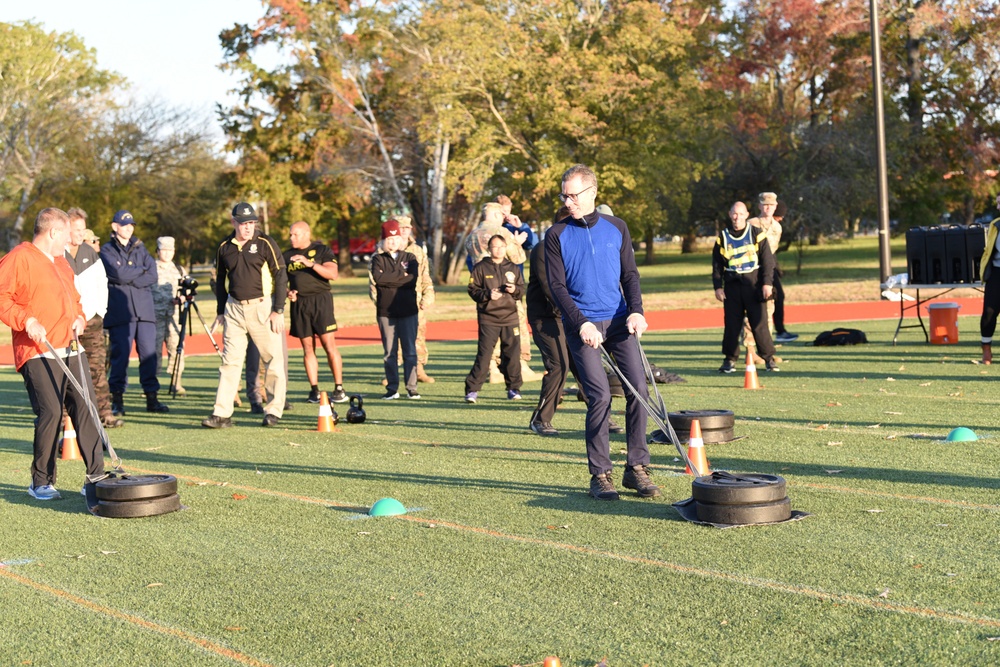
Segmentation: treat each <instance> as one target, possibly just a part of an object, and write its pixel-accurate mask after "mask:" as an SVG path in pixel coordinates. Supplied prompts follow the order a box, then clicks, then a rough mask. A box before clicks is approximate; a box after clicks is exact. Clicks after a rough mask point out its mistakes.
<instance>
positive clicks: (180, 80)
mask: <svg viewBox="0 0 1000 667" xmlns="http://www.w3.org/2000/svg"><path fill="white" fill-rule="evenodd" d="M263 14H264V6H263V4H262V2H261V0H0V22H4V23H10V22H14V21H23V20H33V21H35V22H37V23H41V24H42V25H43V26H44V27H45V29H46V30H55V31H58V32H69V31H73V32H75V33H76V34H77V35H79V36H80V37H82V38H83V40H84V43H85V44H86V45H87V46H88V47H89V48H93V49H95V50H96V51H97V61H98V65H99V66H100V67H101V68H103V69H107V70H112V71H115V72H118V73H119V74H122V75H124V76H125V77H126V78H127V79H128V80H129V82H130V83H131V84H132V92H133V94H134V96H135V97H137V98H139V99H147V98H151V97H159V98H161V99H163V100H165V101H167V102H168V103H170V104H173V105H181V106H184V107H189V108H192V109H195V110H196V111H198V112H199V113H202V114H204V116H205V117H207V118H211V119H212V120H213V121H214V118H215V116H214V112H213V111H214V108H215V104H216V103H219V102H226V91H227V90H228V89H230V88H233V87H235V85H236V80H235V79H234V78H233V77H230V76H229V75H227V74H225V73H223V72H221V71H220V70H219V68H218V65H219V63H220V62H221V61H222V49H221V47H220V46H219V32H220V31H221V30H223V29H224V28H228V27H230V26H232V25H233V24H234V23H254V22H255V21H256V20H257V19H259V18H260V17H261V16H263Z"/></svg>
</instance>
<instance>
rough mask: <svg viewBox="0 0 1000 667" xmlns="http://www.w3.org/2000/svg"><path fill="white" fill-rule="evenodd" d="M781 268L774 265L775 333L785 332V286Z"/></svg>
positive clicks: (772, 296) (772, 295)
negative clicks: (782, 280)
mask: <svg viewBox="0 0 1000 667" xmlns="http://www.w3.org/2000/svg"><path fill="white" fill-rule="evenodd" d="M780 273H781V269H779V268H778V267H777V266H775V267H774V283H773V284H772V286H773V288H774V291H773V292H772V294H771V298H772V299H774V333H785V288H784V287H782V286H781V275H780Z"/></svg>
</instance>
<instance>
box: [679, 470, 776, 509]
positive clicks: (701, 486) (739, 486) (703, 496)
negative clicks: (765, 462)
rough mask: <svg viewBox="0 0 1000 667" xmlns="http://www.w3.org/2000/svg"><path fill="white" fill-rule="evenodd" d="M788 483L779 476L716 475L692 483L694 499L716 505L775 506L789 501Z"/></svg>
mask: <svg viewBox="0 0 1000 667" xmlns="http://www.w3.org/2000/svg"><path fill="white" fill-rule="evenodd" d="M785 495H786V494H785V479H784V478H783V477H778V476H777V475H760V474H756V473H746V474H741V475H731V474H729V473H723V472H716V473H713V474H711V475H705V476H704V477H698V478H697V479H695V480H694V481H693V482H691V497H692V498H694V499H695V500H697V501H699V502H703V503H713V504H716V505H752V504H755V503H772V502H775V501H777V500H781V499H782V498H784V497H785Z"/></svg>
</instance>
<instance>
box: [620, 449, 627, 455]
mask: <svg viewBox="0 0 1000 667" xmlns="http://www.w3.org/2000/svg"><path fill="white" fill-rule="evenodd" d="M618 453H619V454H628V450H627V449H619V450H618Z"/></svg>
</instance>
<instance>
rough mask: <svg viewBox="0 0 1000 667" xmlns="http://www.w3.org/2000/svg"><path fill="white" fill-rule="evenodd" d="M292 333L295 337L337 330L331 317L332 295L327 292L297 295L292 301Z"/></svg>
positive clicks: (317, 334) (305, 336)
mask: <svg viewBox="0 0 1000 667" xmlns="http://www.w3.org/2000/svg"><path fill="white" fill-rule="evenodd" d="M291 317H292V335H293V336H294V337H296V338H311V337H312V336H322V335H323V334H326V333H331V332H334V331H336V330H337V320H336V319H334V317H333V295H332V294H330V293H329V292H326V293H324V294H314V295H312V296H301V295H300V296H299V298H298V299H296V300H295V301H293V302H292V316H291Z"/></svg>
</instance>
